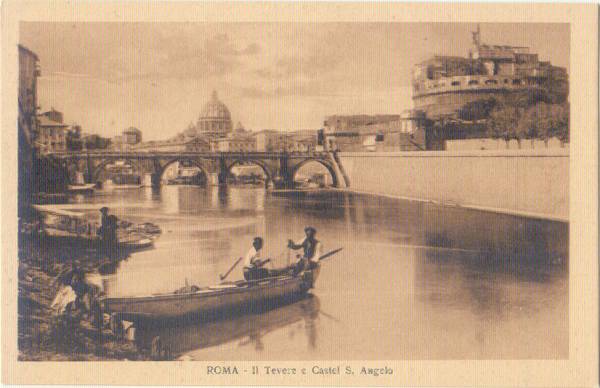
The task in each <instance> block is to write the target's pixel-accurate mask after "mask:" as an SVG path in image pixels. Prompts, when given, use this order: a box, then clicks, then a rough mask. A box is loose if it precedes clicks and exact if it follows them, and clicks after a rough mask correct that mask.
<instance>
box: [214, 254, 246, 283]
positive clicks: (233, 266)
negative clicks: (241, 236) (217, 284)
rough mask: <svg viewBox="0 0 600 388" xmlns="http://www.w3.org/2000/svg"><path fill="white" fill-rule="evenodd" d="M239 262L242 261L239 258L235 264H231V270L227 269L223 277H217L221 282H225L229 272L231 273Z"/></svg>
mask: <svg viewBox="0 0 600 388" xmlns="http://www.w3.org/2000/svg"><path fill="white" fill-rule="evenodd" d="M240 261H242V258H241V257H240V258H239V259H237V260H236V261H235V263H233V265H232V266H231V268H229V271H227V272H225V275H219V277H220V278H221V280H225V278H226V277H227V276H228V275H229V274H230V273H231V271H233V269H234V268H235V267H236V266H237V265H238V264H239V263H240Z"/></svg>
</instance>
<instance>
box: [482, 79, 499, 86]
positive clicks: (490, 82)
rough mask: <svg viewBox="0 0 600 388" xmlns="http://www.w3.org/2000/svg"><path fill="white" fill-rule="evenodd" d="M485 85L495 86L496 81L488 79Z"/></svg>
mask: <svg viewBox="0 0 600 388" xmlns="http://www.w3.org/2000/svg"><path fill="white" fill-rule="evenodd" d="M485 84H486V85H497V84H498V81H496V80H495V79H488V80H486V81H485Z"/></svg>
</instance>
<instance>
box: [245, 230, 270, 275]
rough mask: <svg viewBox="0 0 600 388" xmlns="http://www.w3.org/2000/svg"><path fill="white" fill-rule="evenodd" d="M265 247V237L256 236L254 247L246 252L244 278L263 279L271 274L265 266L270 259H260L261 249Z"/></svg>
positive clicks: (253, 242)
mask: <svg viewBox="0 0 600 388" xmlns="http://www.w3.org/2000/svg"><path fill="white" fill-rule="evenodd" d="M262 247H263V239H262V238H260V237H255V238H254V240H253V241H252V247H251V248H250V250H249V251H248V253H246V257H245V258H244V279H246V280H257V279H263V278H266V277H268V276H269V271H268V270H267V269H266V268H263V265H265V264H266V263H267V262H269V261H270V260H269V259H266V260H262V259H260V255H259V254H260V250H261V249H262Z"/></svg>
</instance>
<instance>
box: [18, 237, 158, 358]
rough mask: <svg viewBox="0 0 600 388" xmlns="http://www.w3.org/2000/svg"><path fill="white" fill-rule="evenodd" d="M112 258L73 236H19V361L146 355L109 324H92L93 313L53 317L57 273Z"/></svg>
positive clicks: (91, 270) (95, 268) (102, 264)
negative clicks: (112, 329)
mask: <svg viewBox="0 0 600 388" xmlns="http://www.w3.org/2000/svg"><path fill="white" fill-rule="evenodd" d="M115 264H116V263H115V262H114V261H111V260H109V259H107V258H102V257H98V255H96V253H95V251H91V250H86V249H85V248H83V247H81V245H80V244H77V243H76V242H75V241H68V240H64V239H63V240H62V241H61V243H60V244H56V241H53V239H48V238H43V237H39V236H35V235H31V234H21V235H20V236H19V270H18V278H19V279H18V284H19V293H18V336H19V337H18V348H19V360H20V361H99V360H145V359H150V357H149V355H146V354H144V353H143V352H140V351H139V350H138V349H137V347H136V346H135V344H134V343H132V342H130V341H128V340H126V339H123V338H119V337H117V336H115V335H114V334H113V333H112V332H111V331H110V330H109V328H108V325H102V329H100V330H99V329H98V328H96V327H94V326H93V325H92V323H91V314H87V313H85V312H79V313H77V314H75V315H73V314H71V315H69V316H67V315H61V316H57V315H55V314H53V310H52V308H51V304H52V301H53V299H54V297H55V295H56V293H57V291H58V289H59V287H60V284H59V283H60V282H58V281H57V277H58V276H59V275H60V274H61V273H64V272H65V271H68V270H70V269H72V268H74V267H76V268H78V269H79V270H81V271H83V272H84V273H85V274H97V273H98V272H101V271H106V270H107V268H109V267H111V266H114V265H115Z"/></svg>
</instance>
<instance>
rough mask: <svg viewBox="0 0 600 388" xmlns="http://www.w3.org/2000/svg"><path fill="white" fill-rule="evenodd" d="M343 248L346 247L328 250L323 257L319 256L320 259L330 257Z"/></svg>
mask: <svg viewBox="0 0 600 388" xmlns="http://www.w3.org/2000/svg"><path fill="white" fill-rule="evenodd" d="M342 249H344V248H338V249H334V250H333V251H331V252H327V253H326V254H324V255H321V257H319V261H321V260H324V259H326V258H328V257H331V256H333V255H335V254H336V253H338V252H339V251H341V250H342Z"/></svg>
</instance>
